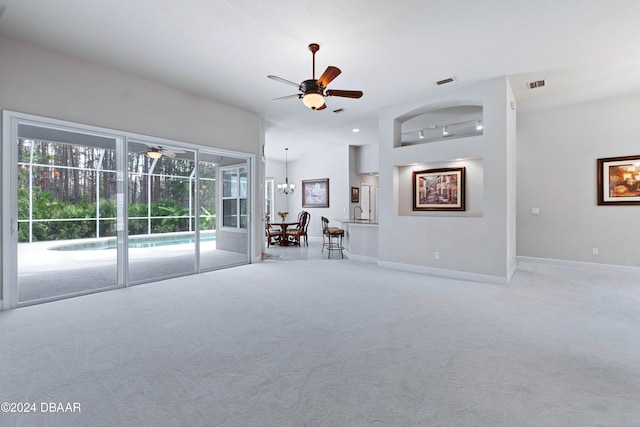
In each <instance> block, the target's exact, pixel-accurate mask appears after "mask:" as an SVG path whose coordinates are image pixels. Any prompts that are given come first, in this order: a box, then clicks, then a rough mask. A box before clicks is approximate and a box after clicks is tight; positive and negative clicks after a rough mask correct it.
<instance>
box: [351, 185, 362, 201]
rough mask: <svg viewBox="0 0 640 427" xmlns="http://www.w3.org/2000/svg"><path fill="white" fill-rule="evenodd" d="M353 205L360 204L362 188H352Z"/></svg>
mask: <svg viewBox="0 0 640 427" xmlns="http://www.w3.org/2000/svg"><path fill="white" fill-rule="evenodd" d="M351 203H360V188H358V187H351Z"/></svg>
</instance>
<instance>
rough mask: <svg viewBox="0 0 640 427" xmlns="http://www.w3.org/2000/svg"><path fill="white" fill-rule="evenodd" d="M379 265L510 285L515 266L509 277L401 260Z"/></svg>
mask: <svg viewBox="0 0 640 427" xmlns="http://www.w3.org/2000/svg"><path fill="white" fill-rule="evenodd" d="M378 266H379V267H384V268H390V269H392V270H402V271H409V272H412V273H420V274H428V275H430V276H438V277H446V278H448V279H458V280H469V281H473V282H483V283H492V284H496V285H508V284H509V281H510V280H511V277H512V276H513V273H514V272H515V266H514V268H513V269H512V270H511V272H510V273H509V276H508V277H500V276H492V275H490V274H480V273H469V272H466V271H458V270H447V269H445V268H434V267H425V266H423V265H414V264H403V263H399V262H390V261H378Z"/></svg>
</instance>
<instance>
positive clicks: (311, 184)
mask: <svg viewBox="0 0 640 427" xmlns="http://www.w3.org/2000/svg"><path fill="white" fill-rule="evenodd" d="M302 207H303V208H328V207H329V178H323V179H306V180H302Z"/></svg>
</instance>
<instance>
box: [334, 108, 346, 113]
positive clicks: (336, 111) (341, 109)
mask: <svg viewBox="0 0 640 427" xmlns="http://www.w3.org/2000/svg"><path fill="white" fill-rule="evenodd" d="M343 111H344V108H338V109H337V110H333V112H334V113H342V112H343Z"/></svg>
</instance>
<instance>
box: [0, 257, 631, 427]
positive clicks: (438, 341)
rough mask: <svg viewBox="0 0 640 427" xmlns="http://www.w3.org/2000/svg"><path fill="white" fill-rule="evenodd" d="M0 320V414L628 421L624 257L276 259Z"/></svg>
mask: <svg viewBox="0 0 640 427" xmlns="http://www.w3.org/2000/svg"><path fill="white" fill-rule="evenodd" d="M0 336H2V344H1V351H0V402H8V403H10V404H11V403H13V405H9V406H6V405H5V404H4V403H3V404H2V411H3V412H2V413H0V425H2V426H11V427H13V426H16V427H17V426H47V427H52V426H65V427H69V426H190V427H193V426H225V427H226V426H229V427H231V426H233V427H237V426H278V427H281V426H349V427H351V426H363V427H364V426H492V427H495V426H634V425H639V424H640V278H639V277H638V275H637V273H634V272H624V271H623V272H620V271H612V270H608V271H607V270H597V269H589V270H587V269H581V270H578V269H573V268H569V267H566V266H553V265H542V264H534V263H521V264H520V265H519V267H518V269H517V271H516V273H515V275H514V277H513V279H512V281H511V283H510V284H509V285H506V286H500V285H492V284H486V283H476V282H470V281H458V280H452V279H446V278H438V277H431V276H425V275H420V274H414V273H408V272H401V271H394V270H388V269H383V268H379V267H377V266H375V265H373V264H367V263H361V262H355V261H350V260H346V259H345V260H341V261H340V262H333V261H327V260H300V261H286V262H284V261H281V260H278V259H271V260H267V261H264V262H261V263H256V264H251V265H247V266H242V267H237V268H231V269H226V270H219V271H214V272H211V273H206V274H201V275H195V276H189V277H183V278H178V279H171V280H166V281H162V282H157V283H150V284H145V285H140V286H134V287H130V288H127V289H119V290H114V291H108V292H103V293H98V294H93V295H87V296H83V297H78V298H73V299H67V300H61V301H56V302H51V303H47V304H41V305H37V306H29V307H23V308H19V309H15V310H9V311H5V312H0ZM18 404H22V406H20V405H18ZM25 404H27V405H29V408H30V409H35V410H34V411H30V412H29V413H25V409H24V408H25ZM32 404H33V405H32ZM51 404H54V406H53V407H52V406H51ZM20 408H22V410H21V411H19V409H20ZM5 409H13V410H15V411H17V412H5ZM53 409H55V411H53ZM73 409H78V410H73ZM63 410H65V411H64V412H63Z"/></svg>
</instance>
